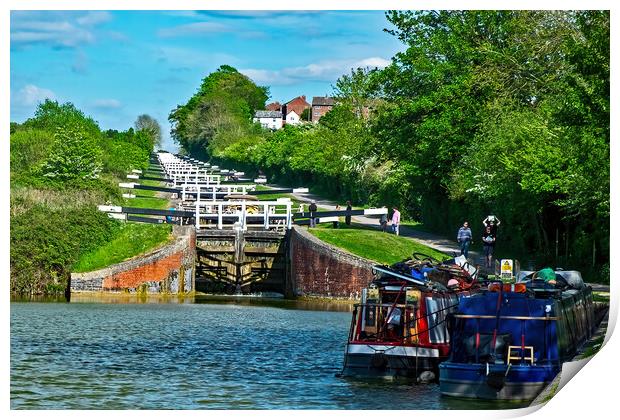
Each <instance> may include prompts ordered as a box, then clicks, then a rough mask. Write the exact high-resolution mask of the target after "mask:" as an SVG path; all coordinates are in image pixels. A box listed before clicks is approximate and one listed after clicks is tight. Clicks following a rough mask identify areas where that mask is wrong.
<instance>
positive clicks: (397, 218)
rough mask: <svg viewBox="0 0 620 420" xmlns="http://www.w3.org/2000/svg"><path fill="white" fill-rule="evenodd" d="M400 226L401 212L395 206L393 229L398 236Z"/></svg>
mask: <svg viewBox="0 0 620 420" xmlns="http://www.w3.org/2000/svg"><path fill="white" fill-rule="evenodd" d="M399 226H400V212H399V211H398V209H397V208H396V207H394V213H393V214H392V231H393V232H394V234H395V235H396V236H398V227H399Z"/></svg>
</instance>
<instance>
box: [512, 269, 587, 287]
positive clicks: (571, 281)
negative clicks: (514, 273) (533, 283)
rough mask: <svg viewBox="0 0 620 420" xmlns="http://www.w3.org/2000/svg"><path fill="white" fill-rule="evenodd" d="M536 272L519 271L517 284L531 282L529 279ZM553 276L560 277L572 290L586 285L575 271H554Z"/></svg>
mask: <svg viewBox="0 0 620 420" xmlns="http://www.w3.org/2000/svg"><path fill="white" fill-rule="evenodd" d="M535 272H536V271H521V272H520V273H519V276H518V279H517V281H518V282H527V281H529V280H531V278H528V277H530V276H531V275H532V274H533V273H535ZM555 275H556V276H560V277H561V278H562V279H563V280H565V281H566V283H568V285H569V286H570V287H571V288H573V289H578V290H579V289H583V288H584V287H585V286H586V284H585V282H584V281H583V278H582V277H581V273H580V272H579V271H576V270H555Z"/></svg>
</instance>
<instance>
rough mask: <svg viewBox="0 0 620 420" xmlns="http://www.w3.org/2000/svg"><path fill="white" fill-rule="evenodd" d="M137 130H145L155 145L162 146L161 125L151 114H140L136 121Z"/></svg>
mask: <svg viewBox="0 0 620 420" xmlns="http://www.w3.org/2000/svg"><path fill="white" fill-rule="evenodd" d="M134 128H135V130H136V131H141V130H142V131H144V132H145V133H147V134H148V135H149V136H151V137H152V139H153V144H154V145H155V147H161V126H160V125H159V123H158V122H157V120H156V119H155V118H153V117H151V116H150V115H147V114H142V115H139V116H138V118H137V119H136V122H135V123H134Z"/></svg>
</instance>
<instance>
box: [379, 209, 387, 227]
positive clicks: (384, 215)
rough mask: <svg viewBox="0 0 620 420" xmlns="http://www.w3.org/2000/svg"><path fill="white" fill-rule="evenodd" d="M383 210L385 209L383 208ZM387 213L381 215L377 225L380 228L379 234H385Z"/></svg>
mask: <svg viewBox="0 0 620 420" xmlns="http://www.w3.org/2000/svg"><path fill="white" fill-rule="evenodd" d="M384 208H385V207H384ZM387 222H388V221H387V212H386V213H384V214H382V215H381V218H380V219H379V225H380V226H381V232H383V233H385V231H386V230H387Z"/></svg>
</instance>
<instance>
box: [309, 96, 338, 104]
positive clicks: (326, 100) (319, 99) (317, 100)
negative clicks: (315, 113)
mask: <svg viewBox="0 0 620 420" xmlns="http://www.w3.org/2000/svg"><path fill="white" fill-rule="evenodd" d="M314 105H328V106H333V105H334V98H331V97H329V96H314V97H312V106H314Z"/></svg>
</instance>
